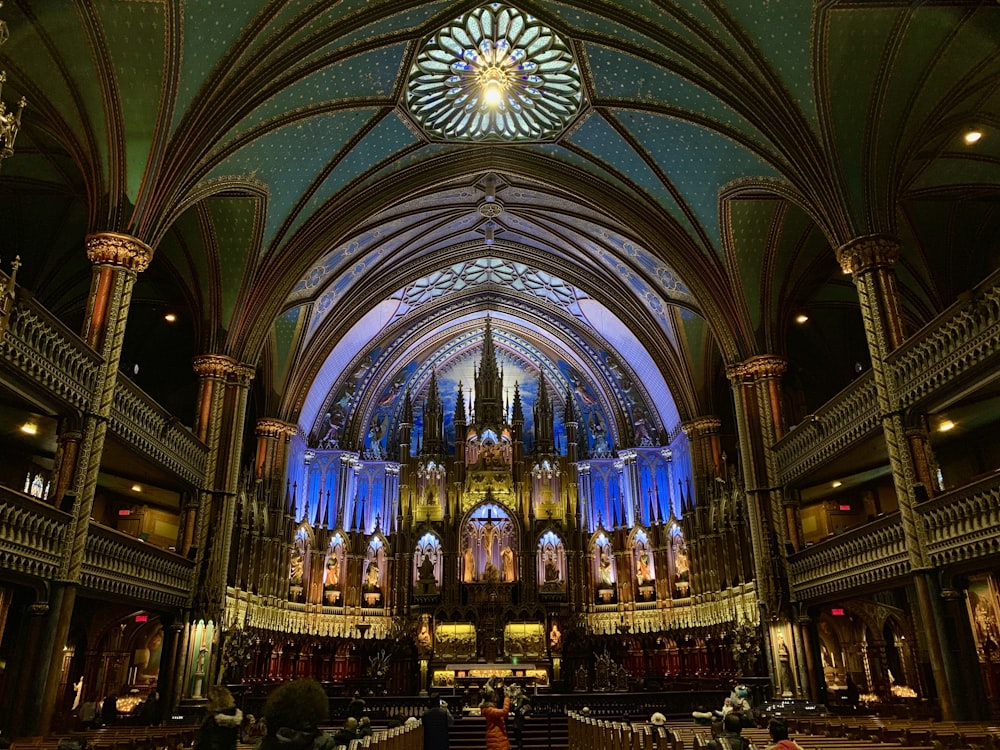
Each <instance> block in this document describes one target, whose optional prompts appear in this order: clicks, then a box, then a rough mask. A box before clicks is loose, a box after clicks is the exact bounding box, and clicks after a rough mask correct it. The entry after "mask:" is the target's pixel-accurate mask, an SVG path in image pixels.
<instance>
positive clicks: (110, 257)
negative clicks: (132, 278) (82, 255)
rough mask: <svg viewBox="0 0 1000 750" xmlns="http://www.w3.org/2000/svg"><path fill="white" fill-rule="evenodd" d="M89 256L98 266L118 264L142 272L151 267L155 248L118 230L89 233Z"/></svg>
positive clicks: (87, 241)
mask: <svg viewBox="0 0 1000 750" xmlns="http://www.w3.org/2000/svg"><path fill="white" fill-rule="evenodd" d="M84 244H85V246H86V248H87V258H88V259H89V260H90V262H91V263H93V264H94V265H96V266H118V267H119V268H124V269H125V270H127V271H135V272H136V273H140V272H142V271H145V270H146V269H147V268H148V267H149V262H150V261H151V260H152V259H153V249H152V248H151V247H150V246H149V245H147V244H146V243H145V242H143V241H142V240H137V239H136V238H135V237H131V236H129V235H127V234H118V233H117V232H97V233H96V234H89V235H87V238H86V240H85V241H84Z"/></svg>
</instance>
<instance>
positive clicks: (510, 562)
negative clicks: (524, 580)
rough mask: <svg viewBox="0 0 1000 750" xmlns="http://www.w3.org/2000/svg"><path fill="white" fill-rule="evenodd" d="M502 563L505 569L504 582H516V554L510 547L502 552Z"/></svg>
mask: <svg viewBox="0 0 1000 750" xmlns="http://www.w3.org/2000/svg"><path fill="white" fill-rule="evenodd" d="M500 563H501V565H502V567H503V580H505V581H513V580H514V552H513V551H512V550H511V548H510V547H507V546H505V547H504V548H503V549H502V550H500Z"/></svg>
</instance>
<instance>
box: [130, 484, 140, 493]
mask: <svg viewBox="0 0 1000 750" xmlns="http://www.w3.org/2000/svg"><path fill="white" fill-rule="evenodd" d="M132 492H142V487H141V486H140V485H138V484H133V485H132Z"/></svg>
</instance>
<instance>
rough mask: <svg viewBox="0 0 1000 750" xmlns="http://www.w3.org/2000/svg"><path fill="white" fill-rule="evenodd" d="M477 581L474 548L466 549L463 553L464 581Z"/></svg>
mask: <svg viewBox="0 0 1000 750" xmlns="http://www.w3.org/2000/svg"><path fill="white" fill-rule="evenodd" d="M475 579H476V561H475V558H474V557H473V555H472V547H466V548H465V552H463V553H462V580H463V581H465V582H466V583H472V582H473V581H474V580H475Z"/></svg>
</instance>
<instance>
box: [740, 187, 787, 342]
mask: <svg viewBox="0 0 1000 750" xmlns="http://www.w3.org/2000/svg"><path fill="white" fill-rule="evenodd" d="M779 207H780V203H779V202H778V201H773V200H762V201H758V200H735V201H730V203H729V213H730V217H731V222H732V226H731V229H732V238H731V240H732V247H733V256H734V261H735V264H736V266H735V268H730V270H729V273H730V275H731V276H732V277H733V278H735V279H736V282H735V283H734V284H733V288H734V289H740V288H742V290H743V296H744V300H743V302H744V304H746V306H747V309H748V310H749V312H750V321H751V323H752V325H753V328H754V329H755V330H757V329H759V328H760V326H761V323H762V321H761V306H762V304H763V303H764V302H765V300H764V299H763V295H764V293H765V290H764V289H763V288H762V287H761V273H762V271H763V270H764V267H763V260H764V256H765V255H766V254H767V252H768V250H769V241H770V231H771V222H772V221H773V220H774V215H775V211H776V210H777V209H778V208H779Z"/></svg>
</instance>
